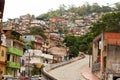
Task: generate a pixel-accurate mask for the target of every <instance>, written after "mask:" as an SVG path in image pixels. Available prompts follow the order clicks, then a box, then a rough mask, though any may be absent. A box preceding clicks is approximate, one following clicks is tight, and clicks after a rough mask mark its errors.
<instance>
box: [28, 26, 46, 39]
mask: <svg viewBox="0 0 120 80" xmlns="http://www.w3.org/2000/svg"><path fill="white" fill-rule="evenodd" d="M28 30H30V33H28V34H32V35H40V36H41V37H43V39H46V38H47V37H46V36H45V35H44V32H43V30H42V28H41V27H39V26H35V27H31V28H28Z"/></svg>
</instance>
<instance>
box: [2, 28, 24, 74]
mask: <svg viewBox="0 0 120 80" xmlns="http://www.w3.org/2000/svg"><path fill="white" fill-rule="evenodd" d="M4 32H5V35H7V39H6V46H7V58H6V73H5V74H6V75H11V76H19V75H20V72H19V69H20V67H21V65H20V57H21V56H22V55H23V47H24V43H23V42H20V41H19V39H20V35H21V34H19V33H18V32H16V31H12V30H4Z"/></svg>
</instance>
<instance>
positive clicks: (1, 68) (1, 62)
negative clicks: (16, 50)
mask: <svg viewBox="0 0 120 80" xmlns="http://www.w3.org/2000/svg"><path fill="white" fill-rule="evenodd" d="M5 72H6V47H5V46H2V45H1V46H0V78H1V77H2V75H3V74H5Z"/></svg>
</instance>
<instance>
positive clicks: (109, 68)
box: [92, 33, 120, 80]
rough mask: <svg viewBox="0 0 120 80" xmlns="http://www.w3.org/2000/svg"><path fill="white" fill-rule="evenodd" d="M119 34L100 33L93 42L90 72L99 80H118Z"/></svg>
mask: <svg viewBox="0 0 120 80" xmlns="http://www.w3.org/2000/svg"><path fill="white" fill-rule="evenodd" d="M119 57H120V33H102V34H100V35H99V36H97V37H96V38H95V39H94V40H93V55H92V72H93V73H94V74H96V76H98V77H99V78H100V79H101V80H114V79H115V78H116V79H115V80H117V78H120V58H119Z"/></svg>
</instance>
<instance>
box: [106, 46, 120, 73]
mask: <svg viewBox="0 0 120 80" xmlns="http://www.w3.org/2000/svg"><path fill="white" fill-rule="evenodd" d="M106 67H107V69H108V70H109V69H110V70H114V71H115V72H116V71H117V73H118V70H119V73H120V46H117V45H109V46H108V52H107V64H106Z"/></svg>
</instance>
